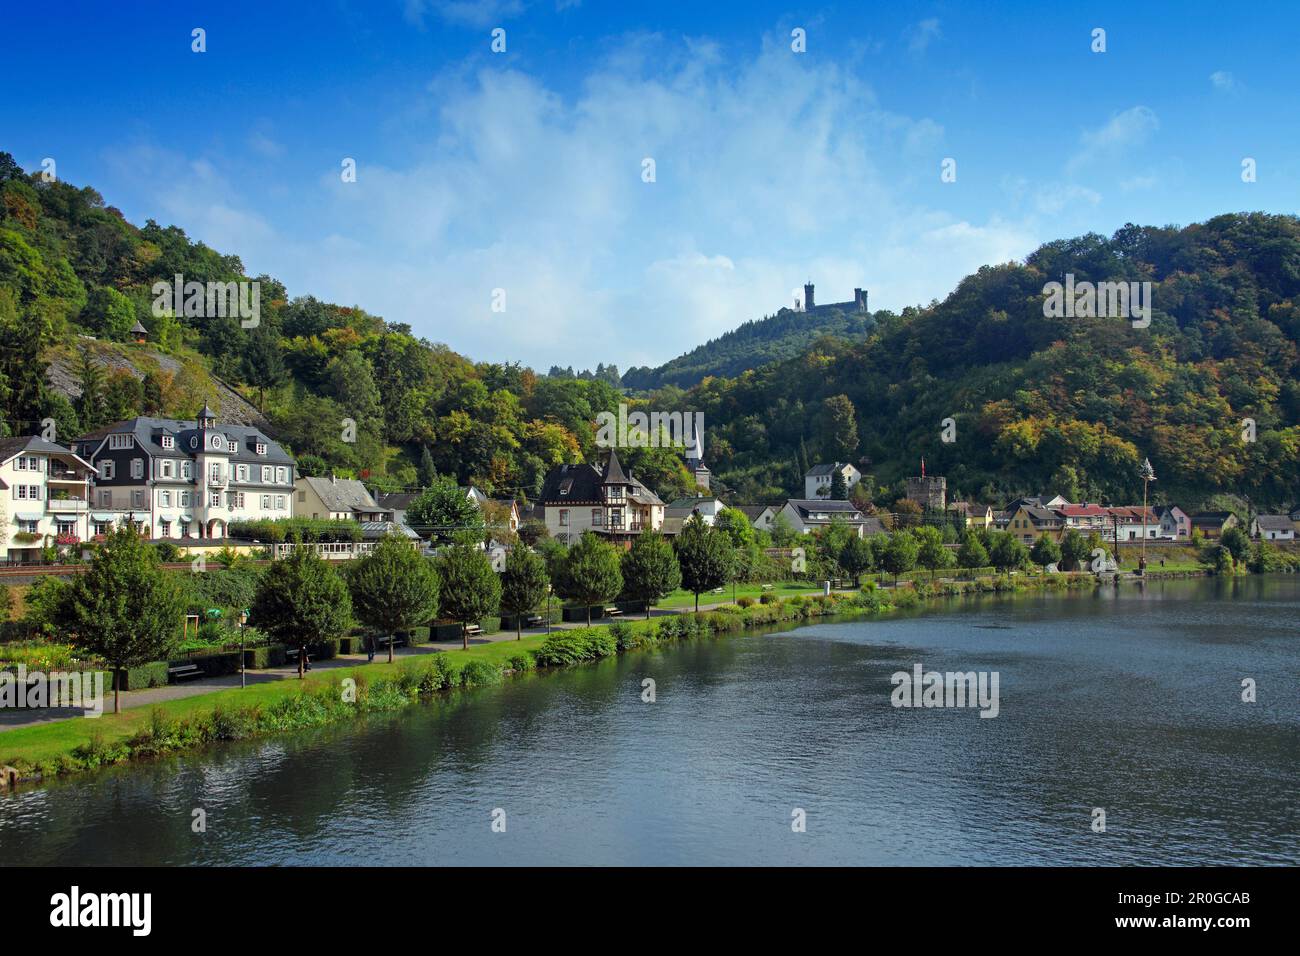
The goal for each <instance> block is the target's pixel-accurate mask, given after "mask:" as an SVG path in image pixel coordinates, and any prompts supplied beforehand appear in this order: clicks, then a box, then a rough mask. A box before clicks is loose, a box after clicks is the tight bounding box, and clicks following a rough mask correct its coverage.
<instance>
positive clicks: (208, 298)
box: [153, 272, 262, 329]
mask: <svg viewBox="0 0 1300 956" xmlns="http://www.w3.org/2000/svg"><path fill="white" fill-rule="evenodd" d="M153 295H154V300H153V314H154V317H155V318H162V317H163V316H164V315H167V314H169V313H170V314H171V315H174V316H178V317H179V316H185V317H186V318H190V319H224V318H232V319H233V318H238V319H239V320H240V322H239V324H240V326H241V327H243V328H245V329H255V328H257V326H258V324H259V323H260V322H261V316H262V284H261V283H260V282H258V281H256V280H254V281H252V282H245V281H243V280H240V281H239V282H196V281H193V280H191V281H189V282H186V281H185V277H184V276H183V275H181V274H180V273H179V272H178V273H177V274H176V277H175V279H174V281H173V282H170V283H169V282H161V281H160V282H155V283H154V284H153Z"/></svg>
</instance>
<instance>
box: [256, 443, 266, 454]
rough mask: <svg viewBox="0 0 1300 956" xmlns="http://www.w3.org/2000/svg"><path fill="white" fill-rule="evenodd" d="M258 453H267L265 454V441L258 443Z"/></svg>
mask: <svg viewBox="0 0 1300 956" xmlns="http://www.w3.org/2000/svg"><path fill="white" fill-rule="evenodd" d="M257 453H258V454H259V455H265V454H266V443H265V442H258V443H257Z"/></svg>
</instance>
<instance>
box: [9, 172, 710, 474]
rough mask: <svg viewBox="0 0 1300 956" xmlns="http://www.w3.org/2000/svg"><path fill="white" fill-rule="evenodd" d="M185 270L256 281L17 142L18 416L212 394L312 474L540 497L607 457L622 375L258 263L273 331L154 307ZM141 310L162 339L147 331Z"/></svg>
mask: <svg viewBox="0 0 1300 956" xmlns="http://www.w3.org/2000/svg"><path fill="white" fill-rule="evenodd" d="M178 273H179V274H182V275H183V276H184V277H185V279H186V280H187V281H189V280H195V281H199V282H207V281H237V280H240V279H243V278H247V277H246V276H245V275H244V267H243V264H242V263H241V262H240V260H239V258H238V257H237V256H230V255H222V254H220V253H219V252H216V251H214V250H212V249H209V248H208V247H207V246H205V245H203V244H202V243H196V242H192V241H190V239H189V238H188V237H187V236H186V235H185V233H184V232H183V231H182V230H180V229H178V228H176V227H174V226H167V227H163V226H160V225H158V224H157V223H155V222H153V221H152V220H150V221H149V222H147V223H146V224H145V225H144V226H143V227H137V226H134V225H132V224H131V223H128V222H127V221H126V220H125V219H124V218H123V217H122V215H121V213H120V212H118V211H117V210H116V209H114V208H112V207H110V206H106V205H105V204H104V200H103V198H102V197H101V196H100V195H99V193H97V192H96V191H95V190H94V189H91V188H88V187H86V188H77V187H74V186H72V185H69V184H67V183H62V182H44V181H43V180H42V179H41V177H40V176H39V175H35V174H33V175H27V174H25V173H24V172H23V170H22V169H21V168H19V167H18V165H17V164H16V163H15V162H14V160H13V158H12V157H11V156H9V155H8V154H6V153H0V410H2V411H3V425H2V426H0V427H2V428H3V431H4V432H5V433H8V434H33V433H39V432H40V431H41V425H40V423H41V421H42V420H43V419H45V418H47V417H49V418H53V419H54V420H55V421H56V423H57V426H58V435H59V436H60V437H62V438H65V439H66V438H70V437H71V436H75V435H77V434H79V433H81V432H85V431H88V430H90V429H93V428H96V427H99V426H101V425H103V424H106V423H109V422H112V421H116V420H119V419H121V418H125V417H129V416H132V415H138V414H164V415H169V416H176V417H189V418H193V417H194V415H195V414H196V412H197V411H198V410H199V408H201V407H202V405H203V403H204V402H205V401H207V402H211V403H212V405H213V407H214V408H215V409H216V410H217V412H218V414H219V415H220V416H222V417H223V418H224V419H226V420H231V421H246V420H250V418H252V417H254V416H255V415H257V414H264V415H265V427H267V428H268V430H269V431H270V432H271V433H273V434H274V435H275V436H276V437H277V438H279V439H280V440H282V441H284V442H285V443H286V444H287V445H288V446H289V448H290V449H291V450H292V451H293V453H294V454H295V455H296V456H297V457H298V462H299V466H300V469H301V470H302V471H303V473H305V474H316V473H321V472H324V471H326V470H335V471H336V472H337V473H339V474H340V475H352V476H362V477H366V478H367V479H369V480H370V481H371V482H372V483H373V484H376V485H379V486H381V487H390V488H398V487H415V486H418V485H420V484H422V483H423V482H425V481H427V480H428V478H429V476H431V475H432V474H433V473H435V472H436V473H438V474H443V475H454V476H455V477H456V478H457V480H458V481H459V482H461V483H469V482H473V483H474V484H476V485H478V486H479V487H480V488H482V489H483V490H485V491H487V492H488V493H489V494H492V495H497V496H501V497H509V496H515V495H527V496H531V495H534V494H536V493H537V491H538V490H539V489H540V486H541V481H542V477H543V475H544V474H545V472H546V470H547V469H548V468H549V467H550V466H552V465H554V464H557V463H560V462H572V461H578V460H584V459H585V460H592V459H593V458H594V457H595V447H594V440H595V432H594V426H593V423H594V420H595V417H596V414H597V412H599V411H602V410H611V411H612V410H614V409H616V408H617V405H618V402H619V398H620V396H619V393H618V391H617V390H616V389H615V388H614V387H613V386H611V385H610V384H609V383H608V382H604V381H599V380H576V379H574V380H554V379H548V378H541V377H539V376H537V375H535V374H534V373H533V372H532V371H531V370H529V369H527V368H524V367H521V366H519V365H495V364H485V363H479V364H476V363H473V362H471V361H469V360H468V359H466V358H464V357H462V356H460V355H457V354H456V353H455V352H453V351H451V350H450V349H448V348H447V347H446V346H445V345H440V344H435V343H431V342H428V341H426V340H424V339H420V338H416V337H415V336H414V335H412V334H411V330H410V329H409V328H408V327H407V326H405V325H401V324H397V323H388V322H385V321H384V320H383V319H381V318H380V317H378V316H374V315H370V314H368V313H367V312H365V310H364V309H362V308H359V307H356V306H344V305H335V304H331V303H327V302H321V301H318V300H317V299H315V298H313V297H311V296H310V295H300V296H292V297H291V296H290V294H289V292H288V290H286V289H285V288H284V286H283V285H282V284H281V283H280V282H278V281H277V280H275V279H274V278H272V277H270V276H258V277H256V278H257V280H258V281H260V283H261V286H260V290H261V315H260V322H259V324H258V326H257V327H256V328H250V329H245V328H243V327H241V325H240V322H239V320H238V319H237V318H184V317H176V316H173V315H171V314H170V313H165V314H162V315H154V310H153V302H154V296H153V294H152V291H151V287H152V285H153V283H154V282H155V281H159V280H166V281H168V282H170V281H171V280H172V277H173V276H174V275H176V274H178ZM136 321H139V322H141V323H142V324H143V325H144V326H145V328H146V329H147V330H148V339H149V341H148V344H146V345H137V344H135V343H134V341H132V336H131V335H130V329H131V327H132V326H133V325H134V324H135V322H136ZM91 337H93V338H91ZM227 386H230V388H233V389H235V390H237V391H238V393H239V396H242V400H241V399H240V398H239V397H238V396H236V395H235V394H234V393H232V392H231V391H230V390H229V389H228V388H227ZM255 409H256V410H260V412H256V411H255ZM344 419H352V420H353V421H355V423H356V432H355V441H345V440H344V434H345V426H344ZM625 460H626V461H627V463H628V464H629V465H630V466H632V467H634V468H635V469H636V473H637V476H638V477H639V478H641V479H642V480H644V481H646V482H647V483H648V484H650V485H651V486H652V487H654V488H655V489H656V490H657V491H659V493H660V494H662V495H668V496H672V495H675V494H677V493H679V492H682V491H684V490H687V489H689V488H690V487H691V482H690V479H689V478H688V476H687V474H686V472H685V470H684V469H683V467H682V465H681V463H680V461H679V460H678V458H677V456H676V455H674V454H672V453H670V452H669V451H667V450H657V449H646V450H633V451H631V452H629V453H628V455H626V456H625Z"/></svg>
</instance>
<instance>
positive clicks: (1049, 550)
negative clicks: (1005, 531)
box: [1029, 534, 1061, 572]
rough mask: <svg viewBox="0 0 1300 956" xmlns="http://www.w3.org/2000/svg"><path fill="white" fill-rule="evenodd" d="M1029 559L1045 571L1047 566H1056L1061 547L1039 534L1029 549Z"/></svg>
mask: <svg viewBox="0 0 1300 956" xmlns="http://www.w3.org/2000/svg"><path fill="white" fill-rule="evenodd" d="M1029 559H1030V560H1031V561H1033V562H1034V564H1036V565H1038V566H1039V567H1040V568H1042V569H1043V571H1044V572H1046V571H1047V566H1048V565H1049V564H1057V563H1059V562H1060V560H1061V546H1060V545H1059V544H1057V543H1056V542H1055V541H1054V540H1052V538H1051V537H1050V536H1049V535H1047V534H1040V535H1039V536H1038V540H1037V541H1035V542H1034V546H1033V547H1032V548H1030V549H1029Z"/></svg>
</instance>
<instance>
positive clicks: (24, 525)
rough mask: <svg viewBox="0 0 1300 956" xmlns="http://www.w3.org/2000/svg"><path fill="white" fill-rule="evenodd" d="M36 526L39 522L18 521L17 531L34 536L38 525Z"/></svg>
mask: <svg viewBox="0 0 1300 956" xmlns="http://www.w3.org/2000/svg"><path fill="white" fill-rule="evenodd" d="M38 524H40V522H39V521H22V520H20V521H19V522H18V530H19V531H25V532H26V533H27V534H36V533H37V531H38V528H37V525H38Z"/></svg>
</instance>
